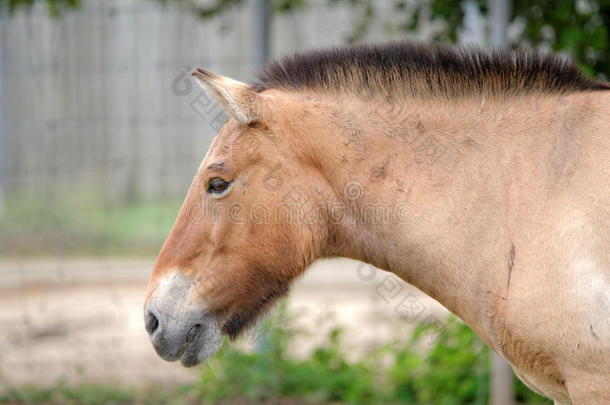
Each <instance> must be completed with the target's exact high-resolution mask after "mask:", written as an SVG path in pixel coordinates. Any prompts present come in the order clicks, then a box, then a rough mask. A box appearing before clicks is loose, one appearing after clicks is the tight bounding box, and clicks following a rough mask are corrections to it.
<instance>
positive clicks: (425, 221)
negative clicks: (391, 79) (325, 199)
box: [300, 96, 570, 335]
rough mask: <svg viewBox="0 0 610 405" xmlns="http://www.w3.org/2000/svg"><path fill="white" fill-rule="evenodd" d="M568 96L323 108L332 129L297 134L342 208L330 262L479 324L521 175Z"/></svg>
mask: <svg viewBox="0 0 610 405" xmlns="http://www.w3.org/2000/svg"><path fill="white" fill-rule="evenodd" d="M567 98H569V97H567ZM567 98H566V99H565V100H562V99H558V98H555V97H553V96H548V97H547V96H544V97H529V98H523V99H511V100H509V99H505V100H502V99H488V100H486V99H485V98H484V97H479V98H474V97H473V98H471V99H459V100H446V99H445V100H402V101H400V102H395V103H393V106H392V105H391V104H389V103H387V102H371V101H370V100H368V101H361V100H350V101H347V100H345V99H343V100H341V102H340V103H339V102H336V103H334V104H332V103H331V104H330V105H326V106H324V108H323V109H321V110H320V114H323V116H324V118H323V119H322V120H326V123H327V124H326V125H321V126H319V127H318V129H319V130H317V131H314V132H313V133H312V134H308V136H307V137H303V136H301V138H300V139H301V140H302V139H307V142H308V145H307V147H308V148H309V149H310V150H311V151H312V152H311V153H312V154H313V155H315V156H317V158H315V159H316V160H317V162H316V165H318V166H319V168H320V170H321V171H322V172H323V176H324V178H325V179H327V181H328V182H329V188H330V189H331V190H332V193H333V198H334V199H335V200H338V201H340V202H341V204H340V206H342V207H344V208H343V209H344V212H343V214H342V215H340V216H339V217H340V219H338V218H337V217H335V218H334V220H332V221H330V222H331V225H330V227H331V231H330V232H329V234H330V235H332V238H331V239H332V242H329V246H328V249H327V252H326V255H327V256H345V257H351V258H354V259H357V260H361V261H364V262H367V263H370V264H373V265H375V266H377V267H379V268H382V269H385V270H388V271H391V272H393V273H395V274H396V275H398V276H399V277H401V278H402V279H404V280H405V281H407V282H409V283H411V284H413V285H414V286H416V287H418V288H419V289H421V290H422V291H424V292H426V293H427V294H428V295H430V296H432V297H433V298H435V299H437V300H438V301H439V302H441V303H442V304H443V305H445V306H446V307H447V308H448V309H450V310H451V311H453V312H454V313H456V314H458V315H459V316H461V317H462V318H463V319H464V320H466V321H467V322H468V321H469V320H474V319H477V317H479V316H480V315H481V311H484V310H485V308H486V306H485V305H484V302H483V301H485V300H488V297H487V296H486V293H488V292H489V291H495V290H497V289H498V288H500V287H499V286H505V284H506V266H507V263H508V261H509V260H510V255H511V253H510V252H511V246H512V240H511V238H512V235H511V229H510V220H509V218H510V215H512V214H513V213H514V211H515V208H516V206H515V204H521V203H526V201H515V199H514V198H513V195H512V194H511V193H512V190H513V188H514V186H515V184H517V183H516V179H524V178H528V177H531V176H532V175H536V174H537V173H536V169H535V168H536V164H537V163H538V161H536V159H534V157H535V155H534V154H532V151H540V152H544V151H545V150H547V149H548V145H549V144H551V143H552V141H551V138H552V137H553V136H554V135H553V134H554V133H557V132H559V131H558V125H561V122H558V119H557V117H558V115H557V114H558V111H560V110H561V109H562V108H563V109H564V110H565V108H564V107H562V105H566V104H567V105H569V104H570V102H569V101H568V100H567ZM562 103H563V104H562ZM564 112H565V111H564ZM563 116H564V119H565V114H564V115H563ZM529 156H531V157H533V159H531V160H528V159H525V157H529ZM522 158H523V159H522ZM538 175H545V173H538ZM538 180H539V181H541V182H542V183H544V181H545V179H538ZM520 181H521V180H520ZM551 184H552V181H551V179H549V185H551ZM540 193H544V190H543V191H540V192H536V191H533V192H532V196H531V198H532V200H533V201H535V200H536V199H537V198H542V197H541V196H540ZM335 208H336V207H335ZM375 212H376V213H375ZM480 332H482V331H480ZM483 335H484V333H483Z"/></svg>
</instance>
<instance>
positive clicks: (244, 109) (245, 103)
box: [191, 68, 258, 124]
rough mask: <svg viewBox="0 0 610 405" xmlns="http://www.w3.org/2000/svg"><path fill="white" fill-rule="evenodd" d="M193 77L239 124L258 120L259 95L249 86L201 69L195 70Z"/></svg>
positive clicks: (192, 73)
mask: <svg viewBox="0 0 610 405" xmlns="http://www.w3.org/2000/svg"><path fill="white" fill-rule="evenodd" d="M191 75H192V76H193V77H194V78H195V79H196V80H197V83H199V85H200V86H201V87H202V88H203V89H204V90H205V91H207V92H208V93H209V94H210V95H211V96H212V97H214V98H215V99H216V101H218V102H219V103H220V104H221V105H222V106H223V107H224V108H225V109H226V110H227V111H228V112H229V114H231V116H232V117H233V118H235V120H237V122H239V123H240V124H250V123H252V122H254V121H256V120H257V116H256V99H257V97H258V95H257V94H256V93H255V92H254V91H253V90H252V89H251V88H250V86H249V85H247V84H246V83H242V82H239V81H237V80H233V79H230V78H228V77H223V76H219V75H216V74H214V73H212V72H210V71H208V70H205V69H201V68H197V69H194V70H193V71H192V72H191Z"/></svg>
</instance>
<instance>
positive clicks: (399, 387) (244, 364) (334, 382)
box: [197, 311, 550, 405]
mask: <svg viewBox="0 0 610 405" xmlns="http://www.w3.org/2000/svg"><path fill="white" fill-rule="evenodd" d="M265 322H266V327H265V328H264V330H265V334H264V335H263V336H264V338H263V339H264V345H263V348H262V350H259V351H257V352H256V353H246V352H243V351H240V350H238V349H236V348H235V347H232V346H229V345H225V346H224V347H223V349H222V350H221V353H220V354H219V355H217V356H216V358H214V359H212V360H211V361H210V363H209V364H207V365H204V366H203V368H202V374H201V380H200V384H199V385H198V387H197V392H198V395H199V397H200V398H201V399H202V400H204V402H208V403H211V402H216V401H219V400H225V401H226V400H237V399H246V400H248V401H264V400H266V399H270V398H283V397H297V398H306V399H308V400H310V401H320V402H331V403H346V404H395V403H413V404H427V403H433V404H440V405H453V404H486V403H487V400H488V396H489V392H488V390H489V356H488V349H487V347H486V346H485V345H484V344H483V342H481V340H480V339H479V338H478V337H477V336H476V334H475V333H474V332H472V330H471V329H470V328H469V327H468V326H466V325H465V324H464V323H463V322H461V321H459V320H457V318H454V317H452V318H450V319H449V321H448V322H447V324H446V326H445V329H444V330H443V333H442V334H440V335H438V337H437V339H436V341H434V342H433V343H432V345H431V346H430V340H431V339H430V336H434V335H431V333H430V326H426V325H424V326H421V327H418V328H417V329H416V331H415V333H414V334H413V337H412V338H411V339H407V341H406V342H405V341H402V340H395V341H394V342H393V343H391V344H388V345H385V346H383V347H380V348H377V349H375V350H373V351H371V352H370V353H368V354H367V355H366V356H364V357H363V358H361V359H359V360H354V361H349V360H348V359H347V358H346V355H345V353H344V351H343V349H342V345H341V336H342V333H343V332H342V330H341V329H339V328H334V329H332V330H331V331H330V333H329V335H328V336H327V339H326V342H325V343H324V344H323V345H321V346H319V347H317V348H316V349H315V350H314V351H313V353H312V355H311V356H310V357H308V358H306V359H302V360H297V359H294V358H292V357H291V356H290V355H289V354H288V353H287V349H288V346H289V344H290V342H292V341H293V339H294V338H295V337H296V336H297V335H298V334H299V333H300V332H298V331H295V330H294V329H293V328H292V326H291V322H290V319H289V318H288V317H287V316H286V314H285V311H277V312H276V313H275V315H273V316H272V317H271V318H270V319H268V320H267V321H265ZM279 325H281V327H280V326H279ZM259 346H260V345H259ZM236 382H238V383H236ZM515 395H516V398H519V399H520V400H521V401H523V403H550V402H548V401H546V400H544V399H543V398H541V397H539V396H537V395H535V394H534V393H532V392H531V391H529V390H527V388H525V387H524V386H523V385H519V386H518V390H517V391H516V393H515Z"/></svg>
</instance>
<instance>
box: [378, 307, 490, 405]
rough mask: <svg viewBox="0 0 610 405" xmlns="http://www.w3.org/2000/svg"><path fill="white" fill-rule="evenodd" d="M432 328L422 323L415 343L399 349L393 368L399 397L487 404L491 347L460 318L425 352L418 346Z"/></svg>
mask: <svg viewBox="0 0 610 405" xmlns="http://www.w3.org/2000/svg"><path fill="white" fill-rule="evenodd" d="M429 328H430V327H429V326H427V325H423V326H420V327H419V328H418V329H417V330H416V331H415V333H414V335H413V339H412V342H411V344H407V345H403V346H402V347H400V346H398V347H396V348H395V352H394V353H395V356H396V360H395V362H394V364H393V365H392V366H391V367H390V369H389V378H390V379H391V381H392V385H393V387H394V391H395V392H396V393H397V395H395V396H398V395H399V396H400V397H401V399H402V400H404V401H412V402H417V403H434V404H441V405H445V404H446V405H451V404H464V403H468V404H485V403H486V402H487V397H488V394H489V392H488V388H489V368H488V364H489V358H488V353H489V352H488V349H487V347H486V346H485V345H484V344H483V342H481V340H480V339H479V338H478V337H477V336H476V335H475V334H474V333H473V332H472V330H471V329H470V328H469V327H468V326H466V325H465V324H464V323H463V322H460V321H458V320H457V318H453V317H452V318H449V321H448V322H447V324H446V329H445V330H444V332H443V333H442V334H440V335H439V336H438V340H437V341H436V343H435V344H434V346H433V347H432V348H431V349H429V350H428V351H427V352H425V354H423V355H421V354H417V353H418V352H417V351H416V350H415V346H416V345H417V344H418V343H419V342H420V341H421V340H422V336H425V334H426V332H427V331H428V329H429Z"/></svg>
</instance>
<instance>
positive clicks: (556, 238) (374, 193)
mask: <svg viewBox="0 0 610 405" xmlns="http://www.w3.org/2000/svg"><path fill="white" fill-rule="evenodd" d="M435 58H436V59H435V60H438V55H436V56H435ZM384 63H388V62H387V61H384ZM503 68H505V67H503ZM488 69H491V68H488ZM288 70H289V69H287V71H288ZM448 70H450V69H448ZM492 70H493V69H492ZM336 71H337V70H336ZM338 71H340V72H342V74H343V79H344V80H347V79H346V77H347V78H350V79H349V80H353V82H354V83H360V84H362V83H363V82H362V80H367V82H366V85H367V86H375V85H378V86H379V87H381V88H384V89H386V90H388V86H387V83H384V80H390V79H387V78H385V79H383V78H381V79H379V80H377V81H378V82H379V83H372V84H371V82H373V80H372V79H368V78H366V79H362V78H358V77H356V76H354V75H349V74H347V73H345V69H343V70H338ZM322 72H324V70H323V69H322ZM329 72H330V70H329ZM511 72H512V71H511ZM369 73H370V72H369ZM424 73H425V72H424ZM512 73H514V72H512ZM556 73H557V74H560V73H561V72H560V71H559V70H557V72H556ZM194 74H195V76H196V77H197V78H198V80H199V81H200V83H201V84H202V85H203V86H204V87H205V88H206V89H208V90H210V91H211V93H212V94H214V95H215V96H216V97H217V98H218V100H219V101H220V102H221V103H222V104H223V105H224V106H225V107H226V108H227V109H228V111H229V112H231V114H232V116H233V117H234V119H233V120H231V121H230V122H229V123H228V124H227V125H226V126H225V127H224V128H223V129H222V130H221V132H220V133H219V135H218V137H217V138H216V139H215V141H214V143H213V145H212V147H211V148H210V151H209V152H208V155H207V156H206V158H205V159H204V161H203V163H202V165H201V168H200V169H199V172H198V173H197V175H196V177H195V180H194V181H193V185H192V186H191V189H190V190H189V193H188V195H187V197H186V200H185V203H184V205H183V207H182V210H181V212H180V214H179V216H178V219H177V221H176V224H175V226H174V229H172V232H171V234H170V236H169V237H168V240H167V242H166V244H165V245H164V247H163V249H162V251H161V254H160V256H159V259H158V261H157V264H156V266H155V270H154V272H153V276H152V278H151V281H150V283H149V288H148V291H147V304H146V308H145V311H146V314H145V316H146V317H147V318H146V319H147V329H148V330H149V332H150V333H151V339H152V341H153V344H154V345H155V348H156V349H157V351H158V352H159V354H160V355H162V356H163V357H165V358H168V359H170V360H175V359H177V358H181V356H182V360H183V363H184V364H186V365H192V364H195V363H197V362H199V361H201V360H203V359H204V358H205V357H207V356H209V355H210V354H211V353H213V352H214V351H215V349H217V347H218V345H219V336H220V332H225V333H228V334H229V335H231V336H235V335H237V334H238V333H239V332H240V331H241V330H242V329H243V327H245V326H248V325H250V324H251V323H252V322H253V321H254V320H255V318H256V316H257V315H258V313H260V312H261V311H262V310H264V309H265V308H266V307H267V306H268V305H269V304H270V303H271V302H273V301H274V300H275V299H276V298H277V297H278V296H280V295H282V294H283V293H284V292H285V291H286V290H287V289H288V285H289V283H290V280H292V279H293V278H294V277H296V276H298V275H299V274H301V273H302V272H303V271H304V270H305V268H306V266H307V265H309V264H310V263H311V262H312V261H314V260H315V259H317V258H319V257H330V256H345V257H351V258H354V259H358V260H362V261H365V262H368V263H371V264H373V265H375V266H377V267H380V268H382V269H386V270H389V271H392V272H394V273H395V274H397V275H398V276H399V277H401V278H402V279H404V280H406V281H407V282H409V283H411V284H413V285H415V286H416V287H418V288H420V289H421V290H422V291H424V292H425V293H427V294H428V295H430V296H431V297H433V298H435V299H437V300H438V301H439V302H441V303H442V304H443V305H444V306H446V307H447V308H448V309H449V310H450V311H452V312H453V313H455V314H457V315H458V316H459V317H461V318H462V319H463V320H464V321H465V322H466V323H467V324H468V325H470V326H471V327H472V328H473V329H474V330H475V331H476V332H477V334H478V335H479V336H481V338H482V339H483V340H484V341H485V342H486V343H487V344H488V345H489V346H490V347H492V348H493V349H494V350H495V351H496V352H498V353H499V354H500V355H501V356H502V357H504V358H505V359H506V360H507V361H508V362H509V363H510V364H511V365H512V366H513V368H514V370H515V372H516V373H517V375H518V376H519V377H520V378H521V379H522V380H523V381H524V382H525V383H526V384H527V385H528V386H530V387H531V388H532V389H534V390H536V391H537V392H539V393H541V394H543V395H545V396H547V397H550V398H552V399H554V400H555V401H556V403H558V404H571V403H573V404H607V403H610V316H609V315H610V159H608V157H610V92H608V91H600V90H601V88H603V87H605V86H606V85H604V84H594V85H592V86H591V88H588V87H587V86H589V84H590V83H589V84H587V83H584V82H583V83H584V84H582V86H580V85H575V88H572V87H570V86H571V85H573V83H572V84H570V83H568V81H567V80H566V82H565V83H564V86H565V88H563V90H562V87H561V85H557V86H558V88H557V89H554V88H552V86H549V90H548V91H546V90H545V89H544V86H545V85H549V83H551V82H544V80H546V79H544V80H543V79H539V80H540V81H541V83H538V82H536V83H535V84H536V85H537V86H538V87H536V86H533V85H532V84H531V83H529V82H528V80H530V79H528V77H527V76H526V75H524V77H523V78H521V79H520V78H519V75H516V76H515V77H512V78H509V79H506V80H509V81H510V80H513V81H514V83H513V82H511V83H512V84H511V86H517V87H518V86H522V87H523V88H528V89H529V90H527V89H526V90H524V91H504V92H502V91H496V90H494V91H486V89H487V90H489V89H490V88H491V87H493V86H494V85H498V83H502V81H501V80H500V79H499V77H503V76H501V75H500V76H498V77H496V76H493V74H492V75H491V79H490V81H489V83H487V84H486V83H483V84H482V85H481V83H480V81H479V82H477V84H476V86H475V85H473V86H474V87H472V88H468V91H465V92H464V94H462V95H455V94H448V93H447V94H445V96H442V95H440V96H439V95H438V94H434V91H430V89H428V93H427V94H425V91H424V90H425V89H424V90H421V89H419V88H417V87H413V86H412V89H411V90H410V91H406V90H405V92H406V93H408V94H407V95H402V96H400V97H390V98H388V97H387V94H386V93H384V92H383V91H380V92H379V94H378V95H376V94H374V93H372V94H367V95H366V97H362V96H360V95H358V94H355V92H353V91H350V90H349V87H350V86H349V85H346V90H341V89H339V90H337V91H331V90H324V89H322V90H320V88H317V87H316V86H313V85H312V86H309V87H308V86H306V85H300V84H299V85H295V86H293V87H292V88H291V86H282V85H281V84H280V85H275V84H274V82H273V80H272V79H268V81H267V85H266V86H265V85H263V86H262V87H258V88H257V87H254V88H252V87H249V86H247V85H245V84H242V83H239V82H235V81H232V80H229V79H225V78H222V77H219V76H215V75H213V74H211V73H209V72H206V71H203V70H199V71H196V72H195V73H194ZM316 74H318V73H316ZM411 74H414V73H411ZM415 74H419V75H423V73H422V72H420V71H417V72H416V73H415ZM483 74H485V70H484V69H483ZM494 74H495V73H494ZM529 74H530V75H531V74H532V72H529ZM552 74H553V73H551V74H550V77H552ZM329 75H330V73H329ZM394 76H395V75H394ZM329 77H330V76H329ZM318 80H319V81H322V82H324V80H327V79H319V78H318ZM328 80H330V79H328ZM332 80H335V79H332ZM337 80H339V79H337ZM358 80H360V81H361V82H358ZM391 80H397V78H396V77H392V78H391ZM531 80H534V81H535V80H538V79H531ZM388 82H390V81H388ZM448 82H450V83H455V82H454V81H448ZM331 83H332V82H331ZM392 83H393V82H392ZM434 83H436V82H434ZM441 83H442V81H441ZM494 83H495V84H494ZM327 84H328V83H327ZM445 84H447V83H445ZM351 85H352V86H353V83H352V84H351ZM384 86H385V87H384ZM421 86H424V87H425V84H421ZM434 86H436V84H434ZM528 86H529V87H528ZM596 86H597V87H596ZM322 87H324V86H322ZM326 87H328V86H326ZM331 87H332V86H331ZM440 87H441V86H439V88H440ZM481 87H482V90H481ZM413 88H416V91H414V90H413ZM422 88H423V87H422ZM511 88H512V87H511ZM518 88H519V87H518ZM532 88H533V90H532ZM409 94H411V96H409ZM422 94H423V95H422ZM270 173H271V174H270ZM271 177H274V178H275V179H276V180H275V182H274V183H273V184H272V185H271V186H270V184H269V179H270V178H271ZM216 178H221V179H223V181H224V180H226V182H227V184H228V186H227V189H226V190H223V191H222V192H221V193H219V192H217V191H215V190H212V189H211V188H210V187H211V186H210V184H211V182H212V183H213V179H216ZM227 190H228V191H227ZM223 193H224V194H223ZM287 201H288V202H289V203H287ZM284 206H286V207H289V211H290V210H292V211H290V212H291V213H293V214H294V212H295V211H294V209H295V207H296V212H297V214H296V216H291V217H290V220H287V218H288V217H287V216H286V212H288V211H283V210H282V208H283V207H284ZM235 207H240V208H239V209H237V210H236V209H235ZM376 210H377V211H376ZM236 211H239V213H238V214H236ZM211 212H214V214H213V215H211V214H210V213H211ZM375 212H377V213H381V214H379V215H380V216H375V215H377V214H374V213H375ZM194 213H197V214H194ZM253 213H254V214H253ZM278 213H279V214H278ZM371 213H373V216H371ZM261 215H262V217H261ZM291 215H292V214H291ZM176 280H178V281H176ZM180 280H182V281H180ZM184 280H186V281H184ZM176 294H179V295H180V298H177V296H176ZM151 308H152V309H151ZM166 313H171V316H169V315H166ZM198 314H205V316H204V315H198ZM168 316H169V318H167V317H168ZM153 318H154V319H153ZM170 318H171V319H170ZM167 319H170V320H167ZM183 319H186V320H188V322H187V321H184V322H183V321H182V320H183ZM185 322H186V323H185ZM195 323H196V326H197V328H195V329H193V327H192V325H193V324H195ZM166 324H167V325H170V324H171V325H174V326H172V328H174V329H175V330H177V332H175V333H174V332H173V331H172V333H173V334H172V335H171V338H170V337H167V336H168V333H169V332H167V330H168V329H169V328H170V327H169V326H167V327H166V326H165V325H166ZM201 326H203V328H200V327H201ZM164 327H165V329H163V328H164ZM199 329H205V330H207V331H208V332H206V333H204V334H203V335H205V336H204V337H201V338H200V337H199V336H200V335H202V333H199V334H197V333H198V332H197V331H198V330H199ZM163 330H165V332H164V335H162V332H163ZM193 336H195V338H193ZM204 338H205V339H204ZM189 339H190V340H189ZM185 341H186V343H185ZM192 341H194V342H196V343H197V344H195V343H191V342H192ZM185 353H186V354H185ZM198 353H199V354H198ZM188 356H191V357H188ZM193 356H194V357H193Z"/></svg>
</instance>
